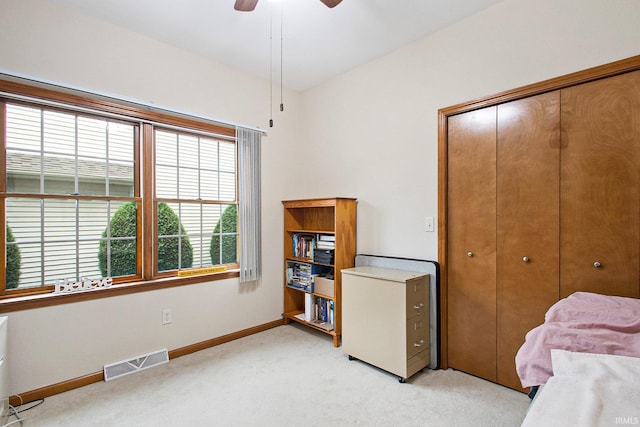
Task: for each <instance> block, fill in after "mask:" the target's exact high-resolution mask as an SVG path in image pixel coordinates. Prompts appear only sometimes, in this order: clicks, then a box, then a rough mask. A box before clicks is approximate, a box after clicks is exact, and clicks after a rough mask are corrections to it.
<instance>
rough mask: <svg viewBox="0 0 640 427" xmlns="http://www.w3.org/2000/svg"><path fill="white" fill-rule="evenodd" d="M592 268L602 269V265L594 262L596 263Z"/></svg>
mask: <svg viewBox="0 0 640 427" xmlns="http://www.w3.org/2000/svg"><path fill="white" fill-rule="evenodd" d="M593 266H594V267H595V268H600V267H602V264H600V262H598V261H596V262H594V263H593Z"/></svg>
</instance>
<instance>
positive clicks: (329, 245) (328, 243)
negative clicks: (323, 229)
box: [316, 234, 336, 249]
mask: <svg viewBox="0 0 640 427" xmlns="http://www.w3.org/2000/svg"><path fill="white" fill-rule="evenodd" d="M335 248H336V236H335V235H333V234H318V237H317V241H316V249H335Z"/></svg>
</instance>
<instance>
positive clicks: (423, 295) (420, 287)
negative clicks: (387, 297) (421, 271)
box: [406, 277, 429, 319]
mask: <svg viewBox="0 0 640 427" xmlns="http://www.w3.org/2000/svg"><path fill="white" fill-rule="evenodd" d="M428 284H429V281H428V280H427V279H426V278H425V277H422V278H418V279H414V280H409V281H407V285H406V293H407V319H409V318H412V317H416V316H421V315H423V314H424V313H426V312H428V310H429V304H428V299H427V291H428Z"/></svg>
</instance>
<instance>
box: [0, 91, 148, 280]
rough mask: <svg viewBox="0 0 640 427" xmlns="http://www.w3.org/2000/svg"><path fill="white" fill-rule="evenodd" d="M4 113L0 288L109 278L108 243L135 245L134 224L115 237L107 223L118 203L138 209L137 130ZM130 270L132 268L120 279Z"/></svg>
mask: <svg viewBox="0 0 640 427" xmlns="http://www.w3.org/2000/svg"><path fill="white" fill-rule="evenodd" d="M5 111H6V116H5V117H6V121H5V123H6V124H5V129H6V141H5V144H6V151H5V153H6V154H5V156H6V157H5V158H6V199H5V207H6V210H5V212H6V214H5V216H6V218H5V221H6V233H7V236H11V238H10V239H7V243H6V246H7V253H10V252H11V253H13V254H14V256H13V257H12V258H11V259H9V258H7V264H6V268H7V273H9V272H11V273H12V280H11V281H10V282H8V283H7V288H8V289H15V288H22V289H25V288H34V287H41V286H46V285H50V284H53V283H55V281H56V280H62V279H67V280H70V281H79V280H82V277H106V276H110V275H111V273H112V272H111V271H110V270H111V268H110V264H109V261H111V259H112V257H111V250H110V249H111V246H112V245H113V246H115V245H116V244H125V245H131V246H133V247H134V249H135V246H136V241H137V230H136V228H137V227H136V226H135V223H134V224H133V227H131V228H130V232H129V233H128V235H126V236H119V237H113V236H112V235H111V230H110V228H109V226H108V224H109V219H110V218H111V216H112V215H113V213H114V212H116V211H118V209H119V208H120V207H121V206H122V205H124V204H125V203H127V202H130V203H133V205H134V206H135V205H136V204H137V202H136V199H135V195H136V194H138V193H139V191H138V189H137V188H135V185H134V176H135V174H136V169H135V165H136V159H135V157H134V144H135V141H136V139H137V137H136V136H137V134H138V130H139V126H137V125H136V124H134V123H126V122H119V121H113V120H108V119H104V118H100V117H93V116H86V115H81V114H78V113H74V112H68V111H62V110H54V109H51V108H43V107H39V106H34V105H26V104H14V103H7V104H5ZM134 220H135V217H134ZM9 240H10V241H9ZM105 244H106V245H105ZM105 246H106V248H107V249H106V251H104V250H102V249H103V247H105ZM99 252H100V253H101V254H104V256H105V258H106V260H109V261H108V262H107V263H106V264H105V263H103V262H98V261H99V256H98V254H99ZM100 261H101V260H100ZM105 267H106V268H105ZM101 270H102V271H101ZM137 271H138V270H137V269H136V266H135V263H134V265H133V268H132V269H131V270H130V271H127V272H126V273H123V274H121V275H125V274H128V275H135V274H136V272H137Z"/></svg>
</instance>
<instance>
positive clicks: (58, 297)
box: [0, 270, 240, 313]
mask: <svg viewBox="0 0 640 427" xmlns="http://www.w3.org/2000/svg"><path fill="white" fill-rule="evenodd" d="M234 277H240V271H239V270H230V271H226V272H224V273H216V274H203V275H200V276H189V277H170V278H163V279H155V280H147V281H139V282H131V283H120V284H117V285H113V286H111V287H109V288H103V289H96V290H91V291H79V292H73V293H60V294H54V293H53V292H49V293H42V294H36V295H28V296H16V297H6V298H5V299H3V300H0V313H8V312H12V311H21V310H30V309H34V308H41V307H52V306H55V305H62V304H70V303H74V302H80V301H91V300H96V299H101V298H109V297H114V296H120V295H127V294H135V293H138V292H148V291H157V290H160V289H167V288H173V287H176V286H185V285H194V284H196V283H204V282H214V281H217V280H224V279H231V278H234Z"/></svg>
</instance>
